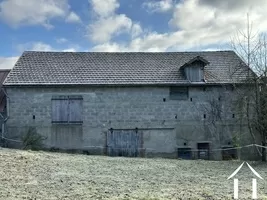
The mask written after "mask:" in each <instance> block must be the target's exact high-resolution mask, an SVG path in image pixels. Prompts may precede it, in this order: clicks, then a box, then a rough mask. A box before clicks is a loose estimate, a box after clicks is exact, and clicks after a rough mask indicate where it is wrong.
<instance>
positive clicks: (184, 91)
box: [170, 87, 188, 100]
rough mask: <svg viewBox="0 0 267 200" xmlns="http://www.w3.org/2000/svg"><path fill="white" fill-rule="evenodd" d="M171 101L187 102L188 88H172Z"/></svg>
mask: <svg viewBox="0 0 267 200" xmlns="http://www.w3.org/2000/svg"><path fill="white" fill-rule="evenodd" d="M170 99H171V100H187V99H188V88H187V87H170Z"/></svg>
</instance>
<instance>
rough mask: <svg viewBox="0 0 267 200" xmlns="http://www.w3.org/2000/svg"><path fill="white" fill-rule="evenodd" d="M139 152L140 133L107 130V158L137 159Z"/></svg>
mask: <svg viewBox="0 0 267 200" xmlns="http://www.w3.org/2000/svg"><path fill="white" fill-rule="evenodd" d="M140 151H141V133H140V132H138V131H136V130H109V131H108V132H107V153H108V155H109V156H126V157H137V156H139V155H140Z"/></svg>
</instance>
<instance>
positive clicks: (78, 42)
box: [0, 0, 267, 68]
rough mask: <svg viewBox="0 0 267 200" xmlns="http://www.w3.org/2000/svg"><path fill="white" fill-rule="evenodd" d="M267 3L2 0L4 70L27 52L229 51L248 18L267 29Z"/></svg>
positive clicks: (0, 43)
mask: <svg viewBox="0 0 267 200" xmlns="http://www.w3.org/2000/svg"><path fill="white" fill-rule="evenodd" d="M266 10H267V0H0V34H1V37H0V68H11V67H12V66H13V65H14V62H16V60H17V58H18V56H20V55H21V53H22V52H23V51H25V50H36V51H195V50H224V49H229V48H230V47H229V41H230V39H231V37H232V36H233V35H234V34H235V32H236V31H237V30H244V29H245V26H246V17H247V13H249V15H250V19H251V21H252V23H253V29H254V31H255V32H259V33H261V32H266V30H267V12H266Z"/></svg>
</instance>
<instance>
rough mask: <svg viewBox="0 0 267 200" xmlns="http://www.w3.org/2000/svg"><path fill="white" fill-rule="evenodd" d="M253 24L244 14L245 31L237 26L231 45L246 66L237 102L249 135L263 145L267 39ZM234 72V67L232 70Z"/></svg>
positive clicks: (266, 124)
mask: <svg viewBox="0 0 267 200" xmlns="http://www.w3.org/2000/svg"><path fill="white" fill-rule="evenodd" d="M252 25H253V24H252V23H251V22H250V20H249V15H247V28H246V31H240V30H238V32H237V34H236V35H235V36H234V37H233V39H232V42H231V45H232V48H233V49H234V50H235V52H236V53H237V54H238V55H239V56H240V57H241V58H242V59H243V62H244V63H241V64H240V67H241V66H243V67H244V64H245V65H246V66H247V68H246V69H247V76H246V79H245V80H244V83H245V84H246V85H247V87H246V89H245V90H242V91H241V90H240V91H238V92H239V93H240V95H239V96H240V99H239V100H240V102H241V101H242V102H243V103H244V107H243V108H245V109H244V112H245V115H246V121H247V126H248V128H249V132H250V134H251V136H252V137H253V138H254V140H255V138H257V137H260V139H261V142H262V145H263V146H265V144H266V136H267V108H266V106H267V87H266V85H267V45H266V44H267V43H266V39H265V35H263V34H259V33H255V34H254V33H253V26H252ZM236 68H237V69H238V68H239V66H236ZM233 73H235V71H234V72H233ZM260 154H261V156H262V161H266V151H265V148H262V151H261V153H260Z"/></svg>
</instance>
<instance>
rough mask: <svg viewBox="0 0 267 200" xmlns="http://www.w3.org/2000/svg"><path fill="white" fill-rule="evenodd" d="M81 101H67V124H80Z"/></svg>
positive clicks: (81, 118) (81, 116) (81, 119)
mask: <svg viewBox="0 0 267 200" xmlns="http://www.w3.org/2000/svg"><path fill="white" fill-rule="evenodd" d="M82 103H83V102H82V99H70V100H69V122H72V123H82V121H83V114H82V113H83V111H82Z"/></svg>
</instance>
